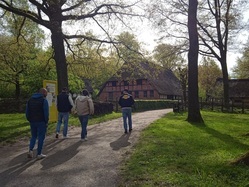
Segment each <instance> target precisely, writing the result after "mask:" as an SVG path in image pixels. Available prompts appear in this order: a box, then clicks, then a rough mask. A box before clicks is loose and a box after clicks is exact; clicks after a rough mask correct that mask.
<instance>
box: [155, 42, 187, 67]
mask: <svg viewBox="0 0 249 187" xmlns="http://www.w3.org/2000/svg"><path fill="white" fill-rule="evenodd" d="M153 52H154V55H153V57H154V58H155V60H156V62H157V63H160V64H161V65H162V66H163V67H164V68H167V69H171V70H175V69H177V67H179V66H181V65H182V62H183V58H182V57H181V55H180V53H181V48H180V46H174V45H171V44H159V45H157V46H156V47H155V49H154V51H153Z"/></svg>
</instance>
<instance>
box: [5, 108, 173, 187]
mask: <svg viewBox="0 0 249 187" xmlns="http://www.w3.org/2000/svg"><path fill="white" fill-rule="evenodd" d="M171 111H172V109H164V110H153V111H146V112H141V113H136V114H133V116H132V118H133V131H132V132H131V133H129V134H124V130H123V126H122V118H119V119H115V120H111V121H108V122H104V123H100V124H96V125H92V126H89V127H88V141H86V142H82V141H80V131H81V129H80V128H70V129H69V136H70V137H69V138H68V139H65V140H63V139H55V138H54V135H53V136H48V137H46V141H45V144H44V151H43V152H44V154H47V155H48V156H47V158H45V159H43V160H36V159H31V160H30V159H27V149H28V142H26V141H25V142H21V141H20V142H18V143H16V144H14V145H12V146H5V147H1V148H0V151H1V154H0V187H5V186H6V187H7V186H8V187H9V186H11V187H13V186H18V187H19V186H22V187H29V186H30V187H34V186H40V187H54V186H55V187H79V186H81V187H115V186H118V172H119V166H120V164H121V163H122V161H123V160H124V157H125V156H127V155H129V153H130V152H131V149H132V147H133V146H134V144H135V143H136V141H137V140H138V137H139V134H140V132H141V131H142V130H143V129H144V128H145V127H146V126H148V125H149V124H151V123H152V122H153V121H155V120H157V119H159V118H161V117H162V116H164V115H165V114H167V113H168V112H171Z"/></svg>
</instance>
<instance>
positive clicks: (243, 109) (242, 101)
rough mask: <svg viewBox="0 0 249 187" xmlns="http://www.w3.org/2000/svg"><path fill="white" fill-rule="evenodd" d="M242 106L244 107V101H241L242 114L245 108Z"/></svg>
mask: <svg viewBox="0 0 249 187" xmlns="http://www.w3.org/2000/svg"><path fill="white" fill-rule="evenodd" d="M244 107H245V105H244V101H242V114H244V113H245V110H244V109H245V108H244Z"/></svg>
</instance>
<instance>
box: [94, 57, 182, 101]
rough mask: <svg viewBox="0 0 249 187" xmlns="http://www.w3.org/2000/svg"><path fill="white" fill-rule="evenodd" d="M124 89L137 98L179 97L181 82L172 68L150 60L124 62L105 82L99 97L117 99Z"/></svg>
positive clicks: (108, 99) (180, 94) (106, 99)
mask: <svg viewBox="0 0 249 187" xmlns="http://www.w3.org/2000/svg"><path fill="white" fill-rule="evenodd" d="M124 89H128V90H129V92H130V94H132V95H133V97H134V98H135V99H137V100H159V99H171V100H174V99H179V98H180V97H181V96H182V90H181V84H180V81H179V80H178V79H177V77H176V76H175V75H174V73H173V72H172V71H171V70H168V69H167V70H165V69H163V68H162V67H161V66H159V65H155V64H152V63H149V62H141V63H138V64H130V63H129V64H127V63H126V64H124V65H123V66H122V67H121V69H120V70H119V71H118V72H117V73H116V74H115V75H114V76H113V77H111V78H110V79H109V80H108V81H107V82H105V83H104V85H103V86H102V88H101V89H100V92H99V93H98V95H97V96H98V98H99V100H100V101H117V99H118V98H119V96H120V95H121V93H122V91H123V90H124Z"/></svg>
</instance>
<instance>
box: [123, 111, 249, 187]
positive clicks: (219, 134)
mask: <svg viewBox="0 0 249 187" xmlns="http://www.w3.org/2000/svg"><path fill="white" fill-rule="evenodd" d="M186 115H187V114H186V113H185V114H183V115H180V114H179V115H175V114H173V113H170V114H168V115H167V116H166V117H164V118H162V119H160V120H157V121H156V122H154V123H153V124H152V125H150V126H149V127H148V128H147V129H145V130H144V131H143V132H142V134H141V136H140V140H139V143H138V144H137V145H136V147H135V149H134V152H133V153H132V155H131V156H130V157H129V159H127V160H126V162H125V164H123V166H122V172H121V176H122V180H121V182H120V184H121V185H120V186H134V187H140V186H143V187H153V186H163V187H165V186H170V187H173V186H174V187H176V186H177V187H245V186H249V178H248V177H249V166H246V165H244V164H240V165H232V164H231V161H233V160H234V159H236V158H238V157H240V156H241V155H243V154H245V153H246V152H248V151H249V136H248V133H249V115H248V114H247V115H246V114H225V113H215V112H207V111H202V116H203V119H204V121H205V125H204V124H203V125H201V124H190V123H188V122H187V121H186V118H187V116H186Z"/></svg>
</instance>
